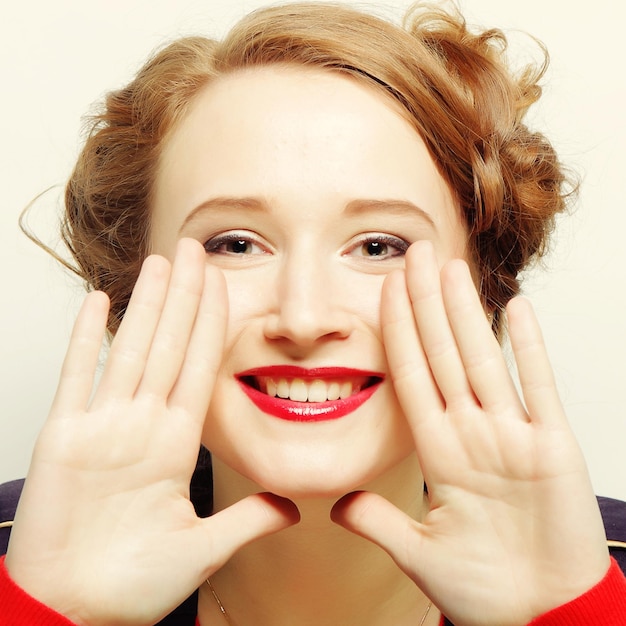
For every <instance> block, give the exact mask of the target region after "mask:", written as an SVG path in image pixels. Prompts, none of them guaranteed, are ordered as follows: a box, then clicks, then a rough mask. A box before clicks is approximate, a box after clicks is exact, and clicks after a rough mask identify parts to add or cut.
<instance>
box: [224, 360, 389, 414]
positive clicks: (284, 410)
mask: <svg viewBox="0 0 626 626" xmlns="http://www.w3.org/2000/svg"><path fill="white" fill-rule="evenodd" d="M384 377H385V375H384V374H382V373H381V372H372V371H366V370H360V369H353V368H345V367H320V368H312V369H307V368H302V367H297V366H293V365H273V366H269V367H258V368H254V369H250V370H246V371H245V372H240V373H239V374H237V375H236V378H237V381H238V382H239V384H240V386H241V388H242V390H243V392H244V393H245V394H246V395H247V396H248V398H250V400H251V401H252V402H253V403H254V404H255V405H256V406H257V407H258V408H259V409H261V411H263V412H264V413H267V414H268V415H272V416H274V417H278V418H280V419H284V420H287V421H292V422H320V421H325V420H332V419H338V418H340V417H344V416H345V415H348V414H349V413H352V412H353V411H355V410H356V409H358V408H359V407H360V406H361V405H363V404H364V403H365V402H366V401H367V400H369V398H371V396H372V394H373V393H374V392H375V391H376V389H378V387H379V386H380V384H381V383H382V381H383V380H384ZM311 396H313V397H311ZM326 396H328V397H326Z"/></svg>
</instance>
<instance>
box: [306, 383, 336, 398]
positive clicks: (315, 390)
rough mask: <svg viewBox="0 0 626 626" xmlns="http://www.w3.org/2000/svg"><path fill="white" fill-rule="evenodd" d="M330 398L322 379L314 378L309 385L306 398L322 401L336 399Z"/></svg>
mask: <svg viewBox="0 0 626 626" xmlns="http://www.w3.org/2000/svg"><path fill="white" fill-rule="evenodd" d="M336 399H337V398H330V397H329V395H328V391H327V389H326V383H325V382H324V381H323V380H314V381H313V382H312V383H311V385H310V386H309V393H308V400H309V402H324V401H326V400H336Z"/></svg>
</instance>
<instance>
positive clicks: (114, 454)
mask: <svg viewBox="0 0 626 626" xmlns="http://www.w3.org/2000/svg"><path fill="white" fill-rule="evenodd" d="M225 311H226V302H225V288H224V285H223V281H222V279H221V276H220V275H219V273H218V272H217V270H212V271H211V269H210V268H205V261H204V251H203V249H202V247H201V246H200V245H199V244H198V243H197V242H193V243H192V242H190V241H183V242H182V243H181V245H180V246H179V251H178V255H177V258H176V261H175V264H174V267H173V269H172V270H171V272H170V268H169V264H168V263H167V261H165V259H162V258H160V257H151V258H150V259H149V260H148V262H147V263H146V264H145V265H144V268H143V270H142V274H141V276H140V278H139V280H138V282H137V285H136V287H135V290H134V292H133V297H132V300H131V303H130V305H129V307H128V310H127V312H126V315H125V318H124V321H123V323H122V325H121V326H120V329H119V331H118V334H117V336H116V338H115V340H114V341H113V344H112V346H111V350H110V353H109V355H108V358H107V362H106V365H105V368H104V371H103V374H102V377H101V380H100V382H99V384H98V386H97V389H96V391H95V393H94V394H93V397H92V385H93V378H94V372H95V369H96V365H97V361H98V354H99V349H100V344H101V341H102V336H103V332H104V325H105V322H106V316H107V312H108V301H107V299H106V297H105V296H104V295H103V294H99V293H94V294H90V296H88V298H87V300H86V302H85V305H84V307H83V309H82V310H81V313H80V314H79V317H78V319H77V323H76V326H75V329H74V332H73V335H72V339H71V342H70V347H69V349H68V354H67V357H66V359H65V363H64V365H63V371H62V374H61V381H60V384H59V389H58V392H57V396H56V398H55V401H54V403H53V407H52V410H51V414H50V417H49V419H48V421H47V423H46V425H45V427H44V429H43V431H42V433H41V436H40V438H39V440H38V442H37V446H36V450H35V454H34V456H33V463H32V465H31V470H30V472H29V475H28V478H27V481H26V486H25V490H24V493H23V496H22V499H21V501H20V507H19V510H18V513H17V516H16V523H15V527H14V530H13V533H12V536H11V543H10V546H9V552H8V555H7V561H6V563H7V567H8V568H9V571H10V572H11V574H12V576H13V577H14V579H15V580H16V582H18V584H20V585H21V586H22V587H24V588H25V589H26V590H27V591H29V592H30V593H31V594H32V595H33V596H35V597H37V598H38V599H40V600H42V601H43V602H44V603H45V604H47V605H49V606H51V607H53V608H54V609H56V610H57V611H58V612H61V613H63V614H64V615H66V616H67V617H69V618H70V619H72V620H74V621H75V622H76V623H78V624H90V625H91V626H95V625H97V624H111V623H115V624H149V623H154V622H156V621H158V619H159V618H161V617H162V616H163V615H165V614H166V613H168V612H169V611H171V609H172V608H174V607H175V606H176V605H177V604H178V603H180V602H181V601H183V600H184V599H185V598H186V597H187V596H188V595H189V594H191V592H192V591H193V590H194V589H195V588H197V586H198V585H199V584H200V583H201V582H202V580H203V579H204V578H206V577H207V576H208V575H210V574H211V573H212V572H213V571H214V570H215V569H217V568H218V567H220V565H222V564H223V563H224V562H225V560H226V559H227V558H229V556H230V555H231V554H232V553H233V552H234V551H235V550H236V549H237V548H239V547H240V546H242V545H244V544H245V543H247V542H248V541H251V540H252V539H254V538H255V537H258V536H262V535H263V534H267V533H268V532H274V531H276V530H279V529H280V528H283V527H285V526H288V525H290V524H292V523H293V522H294V521H296V519H297V512H295V511H294V510H293V508H292V507H290V506H289V504H288V503H285V502H282V501H279V499H277V498H275V497H274V498H272V497H270V496H262V495H258V496H252V497H250V498H247V499H245V500H243V501H241V502H239V503H237V504H235V505H233V506H232V507H230V509H226V510H224V511H222V512H220V513H219V514H217V515H215V516H213V517H211V518H209V519H200V518H198V517H197V515H196V514H195V511H194V507H193V505H192V504H191V502H190V500H189V482H190V478H191V475H192V472H193V470H194V467H195V463H196V458H197V453H198V450H199V447H200V437H201V433H202V427H203V423H204V419H205V415H206V411H207V407H208V404H209V400H210V394H211V389H212V385H213V380H214V377H215V373H216V371H217V368H218V366H219V362H220V359H221V353H222V341H223V334H224V329H225V324H226V313H225Z"/></svg>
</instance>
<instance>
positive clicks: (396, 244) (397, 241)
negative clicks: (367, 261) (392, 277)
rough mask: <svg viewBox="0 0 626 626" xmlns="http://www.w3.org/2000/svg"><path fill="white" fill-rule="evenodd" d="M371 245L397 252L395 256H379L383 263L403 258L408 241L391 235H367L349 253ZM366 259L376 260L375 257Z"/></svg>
mask: <svg viewBox="0 0 626 626" xmlns="http://www.w3.org/2000/svg"><path fill="white" fill-rule="evenodd" d="M371 243H382V244H384V245H386V246H388V247H389V248H395V250H396V251H397V252H396V253H395V254H385V255H380V256H381V257H383V258H381V259H379V260H380V261H385V260H387V259H391V258H395V257H399V256H404V254H405V253H406V251H407V250H408V248H409V245H410V243H409V242H408V241H406V240H404V239H401V238H400V237H394V236H393V235H383V234H380V235H378V234H376V235H367V236H366V237H365V238H364V239H361V240H359V241H358V242H357V243H356V244H355V245H354V246H353V247H352V248H351V249H350V250H349V252H353V251H354V250H358V249H359V248H360V249H363V248H364V247H365V246H368V245H369V244H371ZM368 258H371V259H376V255H372V256H370V257H368Z"/></svg>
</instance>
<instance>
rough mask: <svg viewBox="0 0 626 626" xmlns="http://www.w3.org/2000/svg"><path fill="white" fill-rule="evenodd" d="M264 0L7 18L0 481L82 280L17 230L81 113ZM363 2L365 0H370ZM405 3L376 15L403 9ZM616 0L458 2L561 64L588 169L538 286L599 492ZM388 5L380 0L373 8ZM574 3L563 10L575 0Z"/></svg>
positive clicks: (35, 216)
mask: <svg viewBox="0 0 626 626" xmlns="http://www.w3.org/2000/svg"><path fill="white" fill-rule="evenodd" d="M262 4H265V3H263V2H260V1H259V0H256V1H254V0H245V1H244V0H204V1H199V0H89V1H88V2H85V1H84V0H56V1H55V2H48V1H47V0H22V1H21V2H19V3H18V2H16V1H14V3H9V2H6V3H5V5H4V8H3V11H2V19H1V22H0V96H1V99H0V146H1V147H0V194H1V196H0V197H1V201H0V209H1V210H0V254H1V256H0V260H1V265H0V278H1V283H0V284H1V293H2V307H1V308H0V316H1V317H0V319H1V328H2V340H1V344H0V345H1V346H2V347H1V348H0V350H1V356H2V358H1V361H0V368H1V376H0V385H1V387H0V391H1V394H0V397H1V401H2V405H1V410H0V482H2V481H4V480H9V479H12V478H16V477H21V476H23V475H25V473H26V470H27V468H28V463H29V457H30V454H31V451H32V446H33V444H34V441H35V438H36V433H37V432H38V430H39V428H40V427H41V424H42V422H43V420H44V419H45V416H46V414H47V410H48V406H49V404H50V401H51V398H52V395H53V393H54V389H55V386H56V378H57V372H58V368H59V365H60V362H61V359H62V356H63V352H64V348H65V345H66V342H67V337H68V333H69V330H70V327H71V322H72V319H73V317H74V314H75V311H76V308H77V305H78V303H79V302H80V298H81V293H82V291H81V287H80V285H78V284H77V283H76V281H75V280H74V279H72V278H71V277H70V276H69V275H68V274H67V273H65V272H64V271H62V270H61V269H60V268H59V267H58V266H57V264H56V263H55V262H54V261H53V260H52V259H50V258H49V257H48V256H47V255H46V254H45V253H44V252H42V251H41V250H39V249H38V248H37V247H36V246H35V245H33V244H32V243H30V242H29V241H28V240H27V239H26V238H25V237H24V236H23V235H21V233H20V232H19V230H18V227H17V219H18V216H19V214H20V211H21V210H22V209H23V207H25V206H26V205H27V204H28V203H29V202H30V201H31V200H32V199H33V198H34V197H35V196H36V195H37V194H39V193H40V192H42V191H44V190H46V189H48V188H49V187H53V189H52V190H51V191H50V192H48V193H47V194H46V195H45V196H44V197H43V198H42V199H40V200H39V201H38V202H37V203H36V205H35V207H34V209H33V210H32V212H31V216H32V217H31V223H32V226H33V227H34V228H35V230H36V231H37V232H38V233H39V234H40V235H41V236H42V238H43V239H44V240H45V241H46V242H48V243H54V242H55V241H56V234H55V232H54V220H55V211H57V209H58V207H59V206H60V202H61V198H62V186H63V183H64V181H65V179H66V178H67V176H68V174H69V172H70V169H71V167H72V164H73V160H74V157H75V155H76V152H77V149H78V145H79V131H80V120H81V116H82V115H83V114H84V113H85V112H87V110H88V108H89V106H90V104H91V103H93V102H94V101H95V100H97V99H98V98H99V97H100V96H101V95H102V94H103V93H104V92H105V91H106V90H108V89H111V88H115V87H118V86H120V85H121V84H123V83H124V82H126V81H127V80H129V79H130V78H131V76H132V74H133V73H134V72H135V71H136V69H138V67H139V65H140V64H141V62H143V60H144V59H145V58H146V57H147V55H148V54H149V53H150V52H151V51H152V50H153V49H154V48H155V47H157V46H159V45H161V44H162V43H163V42H164V41H166V40H167V39H170V38H173V37H175V36H177V35H180V34H189V33H194V34H208V35H210V36H221V35H223V34H224V33H225V31H226V29H227V28H228V27H229V26H230V25H232V24H233V23H234V21H235V20H236V19H237V18H239V17H241V16H242V15H243V14H245V13H246V12H247V11H248V10H250V9H252V8H255V7H258V6H261V5H262ZM359 4H360V5H361V6H365V7H367V6H368V4H366V3H359ZM409 4H410V3H409V2H408V1H403V0H393V1H391V0H386V2H385V8H384V9H381V8H380V7H379V8H378V9H377V12H378V13H382V14H383V15H387V16H391V17H394V16H395V17H397V18H399V17H400V16H401V14H402V13H403V9H405V8H406V7H408V6H409ZM618 4H619V3H617V2H615V0H596V1H595V2H594V3H592V4H591V5H588V6H586V7H585V9H584V10H583V9H575V8H573V4H569V3H561V2H550V1H546V0H525V1H524V2H509V1H503V0H462V2H461V6H462V7H463V9H464V11H465V13H466V14H467V16H468V18H469V21H470V22H471V23H478V24H482V25H484V26H499V27H503V28H505V29H509V28H515V29H522V30H524V31H527V32H530V33H532V34H533V35H535V36H536V37H538V38H539V39H541V40H542V41H543V42H544V43H545V44H546V45H547V46H548V48H549V50H550V54H551V59H552V64H551V70H550V73H549V75H548V78H547V86H546V89H545V96H544V99H543V103H542V104H541V106H540V108H539V109H538V111H537V112H536V113H535V114H534V116H533V124H534V125H535V126H536V127H537V128H539V129H541V130H544V131H546V132H547V133H548V135H549V136H550V137H551V138H552V140H553V142H554V143H555V144H556V146H557V148H558V150H559V151H560V153H561V156H562V158H563V160H565V161H566V162H567V163H568V164H569V165H570V166H572V167H573V168H575V169H576V170H577V171H578V172H579V173H580V175H581V176H582V178H583V188H582V194H581V197H580V200H579V202H578V204H577V206H576V210H575V212H574V214H573V216H572V217H568V218H567V220H565V221H563V222H562V223H561V224H560V226H559V231H558V236H557V238H556V243H555V246H554V252H553V254H552V255H551V256H550V258H549V259H548V261H547V263H546V266H547V267H546V268H544V269H543V270H542V271H541V272H535V273H533V275H532V276H531V277H530V278H529V280H528V281H527V282H526V287H525V292H526V293H527V294H528V295H529V296H530V297H531V298H532V299H533V301H534V302H535V305H536V308H537V311H538V314H539V316H540V319H541V321H542V325H543V328H544V331H545V335H546V339H547V343H548V345H549V348H550V352H551V355H552V359H553V364H554V368H555V371H556V375H557V379H558V382H559V386H560V389H561V392H562V398H563V401H564V403H565V406H566V408H567V411H568V414H569V416H570V419H571V422H572V424H573V427H574V429H575V431H576V433H577V435H578V437H579V440H580V443H581V445H582V447H583V449H584V452H585V454H586V457H587V459H588V463H589V467H590V471H591V475H592V479H593V481H594V485H595V488H596V491H597V492H598V493H600V494H603V495H609V496H613V497H619V498H622V499H626V419H625V416H626V409H625V408H624V403H623V401H622V393H624V388H625V387H626V380H625V379H626V366H625V365H624V355H625V354H626V323H625V322H624V315H625V312H626V295H625V286H626V284H625V283H626V281H625V280H624V269H625V267H626V246H625V245H624V237H625V233H626V203H625V201H624V193H623V189H624V179H625V177H626V156H625V154H624V149H625V147H626V123H625V122H624V109H625V107H624V101H625V99H626V70H625V61H626V54H625V53H624V41H623V38H624V34H623V26H622V20H621V19H620V18H619V17H618V9H617V7H618ZM372 6H376V5H372ZM564 7H566V8H564Z"/></svg>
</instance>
